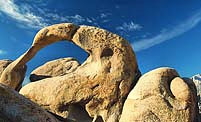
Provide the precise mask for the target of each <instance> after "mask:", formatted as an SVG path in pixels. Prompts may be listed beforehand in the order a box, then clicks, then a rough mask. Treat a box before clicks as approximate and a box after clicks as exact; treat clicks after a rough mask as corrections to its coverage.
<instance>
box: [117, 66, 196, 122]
mask: <svg viewBox="0 0 201 122" xmlns="http://www.w3.org/2000/svg"><path fill="white" fill-rule="evenodd" d="M196 102H197V99H196V89H195V85H194V84H193V82H192V80H190V79H187V78H180V77H179V74H178V73H177V72H176V70H174V69H171V68H158V69H155V70H153V71H150V72H148V73H146V74H144V75H143V76H142V77H141V78H140V79H139V81H138V83H137V84H136V86H135V87H134V89H133V90H132V91H131V92H130V93H129V95H128V98H127V100H126V101H125V104H124V107H123V112H122V115H121V119H120V122H137V121H139V122H167V121H168V122H195V121H197V120H196V119H197V110H198V108H197V104H196Z"/></svg>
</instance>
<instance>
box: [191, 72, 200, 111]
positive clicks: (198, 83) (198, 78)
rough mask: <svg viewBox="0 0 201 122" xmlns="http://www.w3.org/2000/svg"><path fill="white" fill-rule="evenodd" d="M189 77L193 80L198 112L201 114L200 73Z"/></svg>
mask: <svg viewBox="0 0 201 122" xmlns="http://www.w3.org/2000/svg"><path fill="white" fill-rule="evenodd" d="M191 79H192V80H193V82H194V83H195V85H196V88H197V96H198V106H199V113H200V114H201V74H197V75H194V76H193V77H191Z"/></svg>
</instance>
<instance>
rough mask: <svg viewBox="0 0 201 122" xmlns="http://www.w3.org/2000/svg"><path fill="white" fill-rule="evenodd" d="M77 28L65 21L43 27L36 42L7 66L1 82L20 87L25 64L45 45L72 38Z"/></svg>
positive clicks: (14, 87) (35, 39)
mask: <svg viewBox="0 0 201 122" xmlns="http://www.w3.org/2000/svg"><path fill="white" fill-rule="evenodd" d="M77 28H78V26H76V25H74V24H71V23H64V24H57V25H52V26H49V27H47V28H44V29H41V30H40V31H39V32H38V34H37V35H36V37H35V38H34V42H33V44H32V46H31V47H30V48H29V50H28V51H27V52H25V53H24V54H23V55H22V56H20V57H19V58H18V59H16V60H15V61H14V62H12V63H11V64H10V65H8V67H6V69H5V70H4V72H3V73H2V75H1V77H0V83H2V84H5V85H6V86H9V87H11V88H13V89H17V88H19V87H20V85H21V79H22V78H21V77H17V76H19V75H20V74H22V73H23V72H22V68H24V67H25V64H26V63H27V62H28V61H29V60H31V59H32V58H33V57H34V56H35V55H36V53H37V52H38V51H39V50H40V49H42V48H44V47H45V46H47V45H49V44H52V43H55V42H58V41H60V40H71V38H72V37H73V35H74V33H75V32H76V29H77Z"/></svg>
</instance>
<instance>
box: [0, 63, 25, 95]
mask: <svg viewBox="0 0 201 122" xmlns="http://www.w3.org/2000/svg"><path fill="white" fill-rule="evenodd" d="M11 63H12V61H11V60H0V82H1V81H2V83H3V84H6V85H7V86H13V85H14V84H12V83H11V82H8V81H9V80H11V79H15V80H17V84H18V85H17V87H15V89H16V90H17V91H19V89H20V88H21V86H22V82H23V80H24V77H25V73H26V70H27V66H26V65H22V66H20V67H18V68H15V69H10V68H9V67H10V66H8V65H9V64H11ZM4 70H5V71H4ZM1 76H2V77H1Z"/></svg>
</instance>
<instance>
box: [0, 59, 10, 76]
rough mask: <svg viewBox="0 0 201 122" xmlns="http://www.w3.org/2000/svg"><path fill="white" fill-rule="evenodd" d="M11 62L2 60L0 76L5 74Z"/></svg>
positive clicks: (0, 61) (0, 62)
mask: <svg viewBox="0 0 201 122" xmlns="http://www.w3.org/2000/svg"><path fill="white" fill-rule="evenodd" d="M11 62H12V61H11V60H7V59H6V60H0V76H1V74H2V73H3V71H4V70H5V69H6V67H7V66H8V65H9V64H10V63H11Z"/></svg>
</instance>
